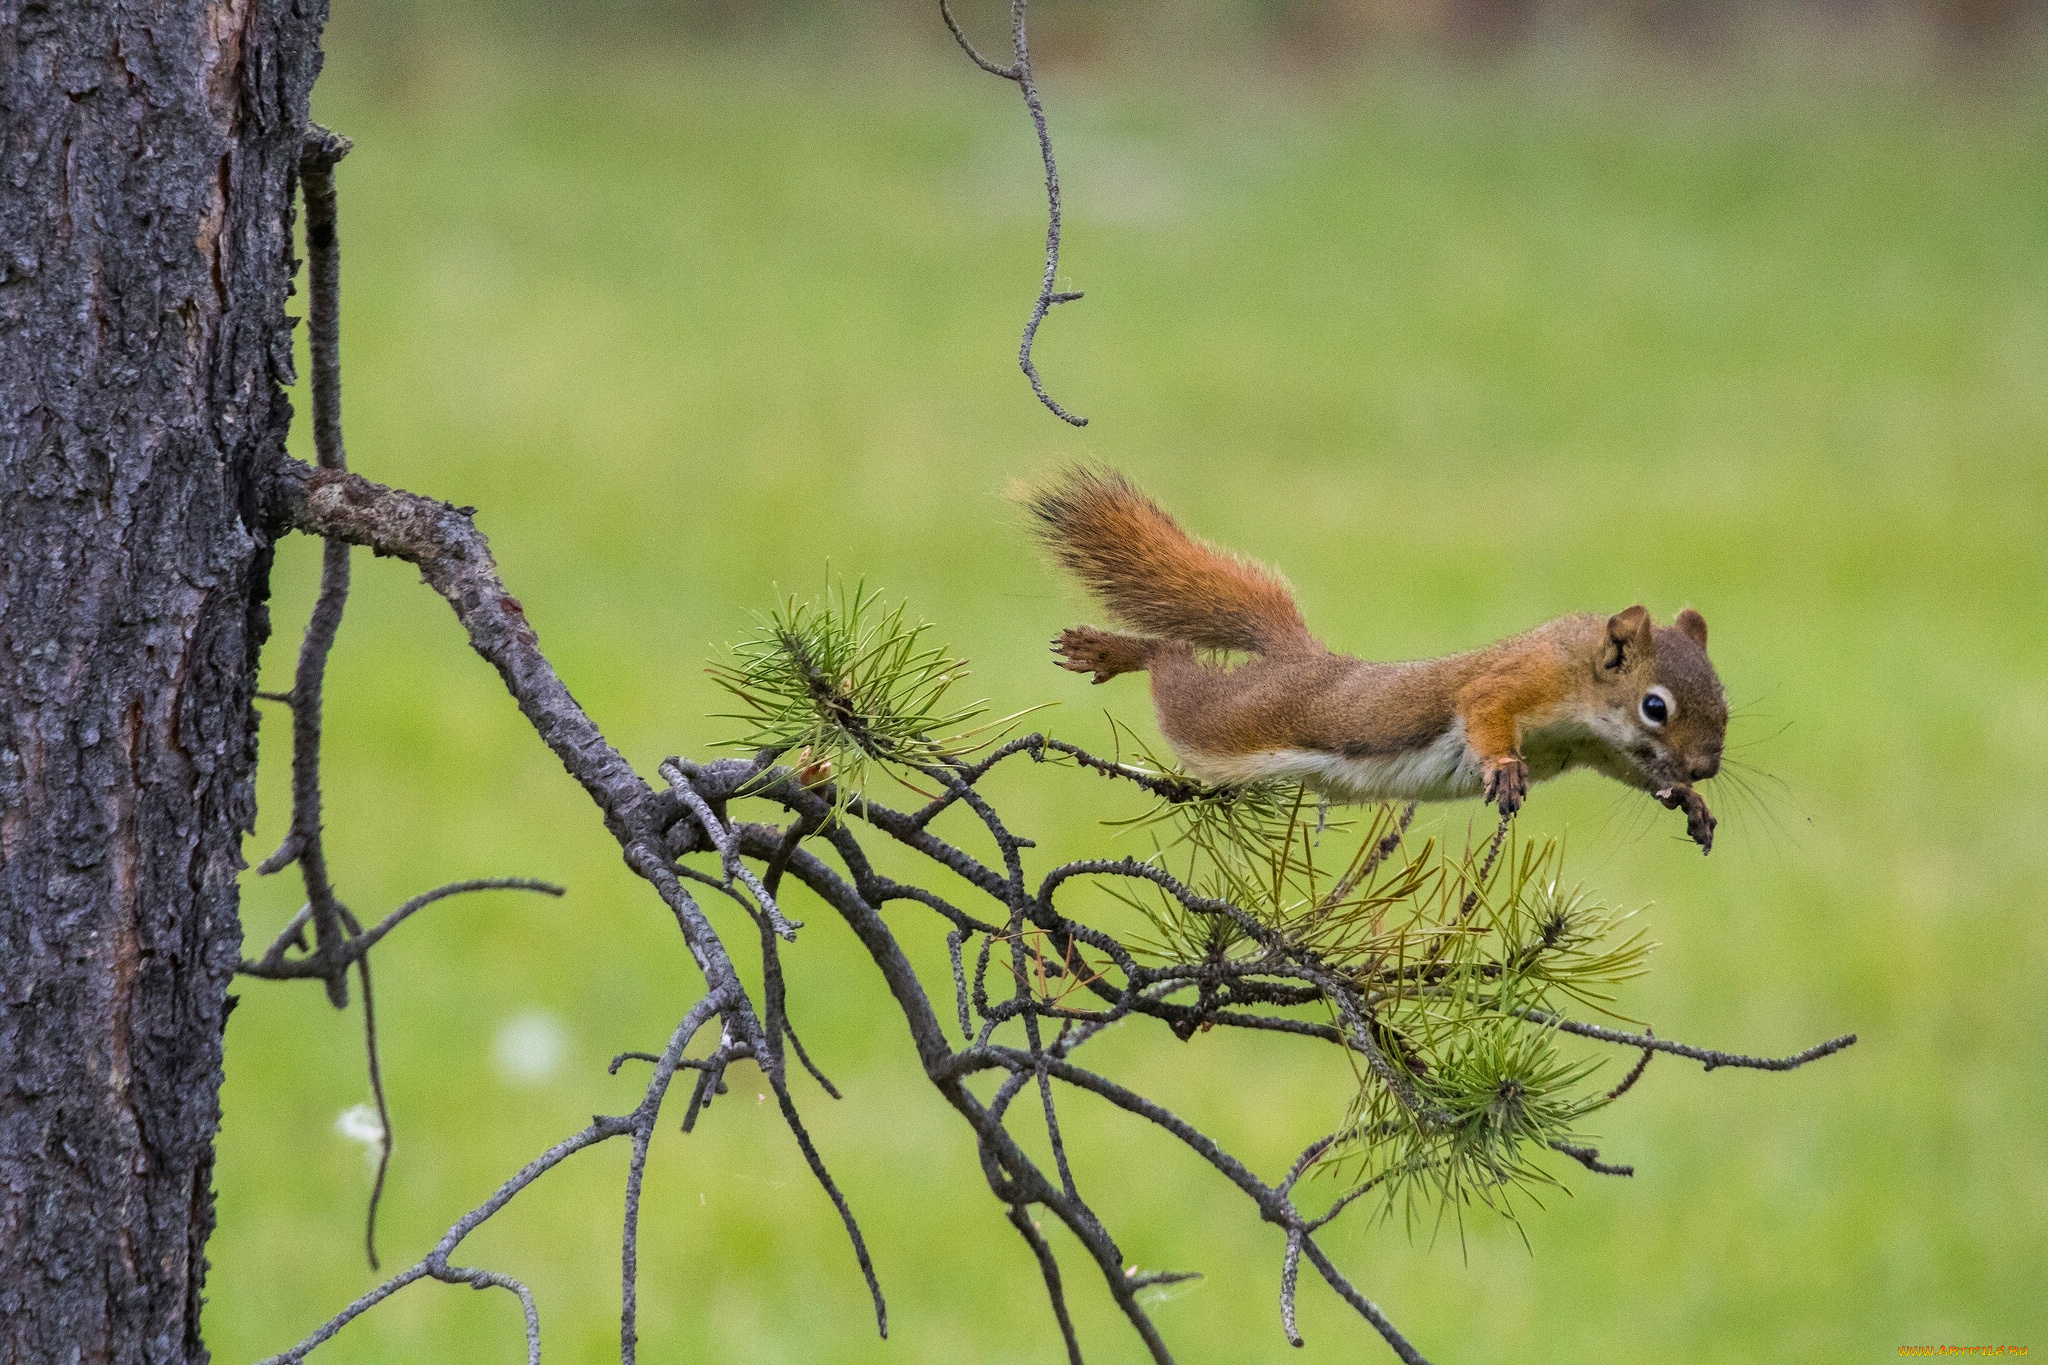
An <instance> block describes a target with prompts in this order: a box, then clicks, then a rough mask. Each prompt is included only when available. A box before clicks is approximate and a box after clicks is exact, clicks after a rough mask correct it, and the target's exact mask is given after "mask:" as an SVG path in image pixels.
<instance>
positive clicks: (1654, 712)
mask: <svg viewBox="0 0 2048 1365" xmlns="http://www.w3.org/2000/svg"><path fill="white" fill-rule="evenodd" d="M1643 719H1644V720H1646V721H1648V722H1649V723H1650V724H1652V725H1662V724H1663V723H1664V722H1665V721H1667V720H1669V719H1671V703H1670V702H1668V701H1666V700H1665V699H1664V695H1663V693H1661V692H1650V693H1647V694H1645V695H1644V697H1643Z"/></svg>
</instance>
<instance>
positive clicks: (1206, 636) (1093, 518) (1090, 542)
mask: <svg viewBox="0 0 2048 1365" xmlns="http://www.w3.org/2000/svg"><path fill="white" fill-rule="evenodd" d="M1022 500H1023V502H1024V504H1025V506H1026V507H1027V508H1029V509H1030V511H1031V514H1032V515H1033V516H1035V517H1037V518H1038V520H1039V521H1040V522H1041V523H1042V525H1041V526H1040V527H1039V534H1040V537H1041V539H1043V541H1044V542H1045V545H1046V547H1047V548H1048V549H1050V550H1051V551H1052V553H1053V554H1054V555H1055V556H1057V557H1058V559H1059V561H1060V563H1061V564H1063V565H1064V566H1065V567H1066V568H1067V569H1068V571H1069V572H1071V573H1073V574H1074V576H1075V577H1077V578H1079V579H1080V580H1081V581H1082V582H1083V583H1085V584H1087V585H1088V587H1089V588H1090V589H1091V590H1092V591H1093V592H1094V593H1095V595H1096V596H1097V597H1099V598H1101V599H1102V604H1103V605H1104V606H1105V607H1107V608H1109V611H1110V614H1111V615H1113V616H1114V617H1116V619H1117V620H1118V621H1120V622H1122V623H1123V624H1124V625H1126V626H1129V627H1130V628H1131V629H1133V630H1136V631H1138V632H1140V633H1142V634H1145V635H1151V636H1157V637H1159V638H1161V639H1167V640H1185V641H1186V642H1187V643H1189V644H1191V645H1194V646H1196V647H1198V648H1201V649H1238V650H1248V651H1259V652H1263V653H1273V652H1276V651H1279V650H1283V649H1287V648H1289V647H1291V646H1307V645H1309V644H1312V643H1313V642H1312V641H1311V640H1310V639H1309V633H1308V627H1307V626H1306V625H1304V624H1303V623H1302V619H1301V612H1300V610H1299V609H1298V608H1297V607H1296V606H1295V605H1294V595H1293V593H1292V592H1290V591H1289V590H1288V587H1287V583H1286V581H1285V580H1284V579H1282V578H1281V577H1280V575H1278V574H1276V573H1274V572H1273V571H1272V570H1271V569H1268V568H1266V567H1265V566H1264V565H1262V564H1259V563H1257V562H1255V561H1253V560H1249V559H1243V558H1240V557H1238V556H1236V555H1233V554H1230V553H1229V552H1227V551H1224V550H1219V549H1217V548H1216V547H1215V546H1213V545H1209V544H1206V543H1204V542H1202V541H1198V540H1196V539H1194V538H1193V537H1191V536H1190V535H1188V533H1187V532H1186V531H1183V530H1181V528H1180V524H1179V523H1178V522H1176V521H1174V519H1173V518H1172V517H1170V516H1168V515H1167V514H1166V513H1165V512H1164V511H1163V510H1162V509H1161V508H1160V506H1159V504H1157V503H1155V502H1153V501H1152V500H1151V499H1150V498H1148V497H1146V496H1145V495H1144V494H1143V493H1140V492H1139V491H1138V490H1137V489H1136V488H1134V487H1132V486H1131V483H1130V481H1129V480H1128V479H1126V478H1124V476H1123V475H1121V474H1119V473H1117V472H1115V471H1114V470H1107V469H1095V468H1089V467H1085V466H1084V467H1079V468H1075V469H1071V470H1069V471H1067V473H1066V474H1065V475H1064V476H1063V477H1062V478H1060V479H1059V480H1058V481H1056V482H1054V483H1052V484H1049V485H1047V486H1046V487H1043V488H1038V489H1031V490H1026V491H1025V492H1024V493H1023V494H1022Z"/></svg>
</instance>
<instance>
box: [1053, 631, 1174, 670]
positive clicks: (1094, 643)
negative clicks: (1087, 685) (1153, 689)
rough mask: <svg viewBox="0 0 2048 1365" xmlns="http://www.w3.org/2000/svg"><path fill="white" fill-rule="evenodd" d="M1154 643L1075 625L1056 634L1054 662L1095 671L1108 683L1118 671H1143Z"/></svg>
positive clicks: (1062, 666) (1064, 666) (1072, 667)
mask: <svg viewBox="0 0 2048 1365" xmlns="http://www.w3.org/2000/svg"><path fill="white" fill-rule="evenodd" d="M1151 646H1152V642H1151V641H1150V640H1141V639H1139V638H1137V637H1136V636H1132V635H1118V634H1117V633H1116V632H1114V631H1108V630H1097V629H1095V628H1094V627H1093V626H1075V627H1074V628H1073V629H1072V630H1063V631H1061V632H1060V633H1059V634H1058V635H1055V636H1054V637H1053V641H1052V652H1053V655H1054V659H1053V662H1055V663H1057V664H1058V665H1059V666H1060V667H1061V668H1064V669H1066V670H1067V671H1068V672H1070V673H1093V674H1094V675H1095V681H1096V682H1099V683H1104V682H1108V681H1109V680H1110V679H1111V678H1114V677H1115V676H1116V675H1117V674H1119V673H1142V672H1143V671H1144V669H1145V662H1146V659H1147V658H1148V657H1149V656H1150V654H1151Z"/></svg>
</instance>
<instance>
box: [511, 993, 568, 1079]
mask: <svg viewBox="0 0 2048 1365" xmlns="http://www.w3.org/2000/svg"><path fill="white" fill-rule="evenodd" d="M568 1052H569V1031H568V1030H567V1029H566V1028H564V1027H563V1026H562V1021H561V1020H560V1019H557V1018H556V1017H555V1016H554V1015H552V1014H550V1013H548V1012H547V1011H546V1010H524V1011H522V1012H520V1013H518V1014H515V1015H513V1016H512V1017H511V1018H510V1019H507V1020H506V1021H505V1022H504V1023H503V1024H501V1025H499V1027H498V1039H497V1061H498V1074H499V1075H500V1076H503V1077H504V1078H505V1079H506V1080H508V1081H512V1082H514V1083H515V1084H518V1085H538V1084H540V1083H541V1082H542V1081H545V1080H547V1079H548V1077H550V1076H552V1075H554V1074H555V1072H556V1071H557V1070H559V1069H560V1067H561V1065H562V1061H563V1059H564V1058H565V1057H566V1056H567V1055H568Z"/></svg>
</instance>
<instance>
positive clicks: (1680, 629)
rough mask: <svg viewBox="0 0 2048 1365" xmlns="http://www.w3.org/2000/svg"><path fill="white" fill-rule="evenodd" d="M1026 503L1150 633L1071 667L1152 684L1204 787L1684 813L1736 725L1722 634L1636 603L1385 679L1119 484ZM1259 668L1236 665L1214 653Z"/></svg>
mask: <svg viewBox="0 0 2048 1365" xmlns="http://www.w3.org/2000/svg"><path fill="white" fill-rule="evenodd" d="M1016 496H1017V497H1018V498H1019V500H1020V501H1021V502H1022V503H1023V504H1024V506H1025V507H1026V509H1027V510H1028V511H1029V512H1030V513H1031V515H1032V516H1033V517H1035V518H1036V520H1037V522H1038V525H1037V528H1036V529H1037V530H1038V532H1039V535H1040V538H1041V539H1042V540H1043V542H1044V544H1045V546H1046V548H1047V549H1048V550H1049V551H1050V552H1051V554H1052V556H1053V557H1054V558H1055V559H1056V560H1057V561H1058V562H1059V563H1060V564H1061V565H1062V566H1064V567H1065V568H1066V569H1067V570H1069V571H1070V572H1072V573H1073V574H1074V575H1075V576H1076V577H1077V578H1079V579H1080V580H1081V582H1082V583H1083V584H1084V585H1085V586H1086V587H1087V588H1088V589H1089V590H1090V591H1091V592H1092V593H1093V594H1094V596H1095V597H1096V598H1097V599H1098V600H1099V601H1100V602H1101V604H1102V605H1103V607H1104V608H1106V609H1107V611H1108V612H1109V614H1110V616H1111V617H1112V618H1113V619H1114V620H1115V621H1116V622H1117V623H1118V624H1120V625H1123V626H1125V627H1128V628H1129V629H1130V630H1131V631H1133V632H1136V633H1134V634H1119V633H1116V632H1112V631H1106V630H1097V629H1095V628H1094V627H1091V626H1076V627H1074V628H1073V629H1071V630H1066V631H1062V632H1061V633H1060V634H1059V635H1058V636H1056V637H1055V638H1054V640H1053V642H1052V648H1053V653H1054V654H1055V655H1056V656H1057V657H1056V662H1057V663H1058V664H1059V665H1060V667H1062V668H1066V669H1069V670H1071V671H1073V672H1076V673H1091V674H1093V675H1094V680H1095V681H1096V682H1097V683H1103V682H1107V681H1108V680H1109V679H1111V678H1114V677H1116V676H1117V675H1118V674H1121V673H1139V672H1143V673H1149V674H1150V675H1151V681H1152V699H1153V704H1154V706H1155V707H1156V708H1157V711H1158V716H1159V728H1160V730H1161V731H1162V732H1163V733H1164V734H1165V736H1166V739H1167V741H1168V742H1169V743H1170V744H1172V746H1173V748H1174V751H1175V752H1176V753H1177V754H1178V755H1179V756H1180V759H1181V761H1182V763H1183V764H1185V765H1186V767H1187V769H1188V770H1189V771H1190V772H1191V773H1192V774H1193V775H1194V776H1196V777H1197V778H1199V779H1201V780H1202V781H1204V782H1208V783H1212V784H1215V785H1219V786H1236V785H1240V784H1243V783H1246V782H1251V781H1256V780H1258V779H1261V778H1286V779H1290V780H1293V781H1296V782H1299V783H1301V784H1302V785H1304V786H1306V787H1308V788H1310V789H1312V790H1314V791H1317V792H1319V793H1320V794H1322V795H1323V796H1325V797H1328V798H1331V799H1334V800H1338V801H1348V802H1370V801H1401V800H1405V801H1447V800H1458V799H1462V798H1466V797H1472V796H1483V797H1484V798H1485V800H1487V801H1489V802H1492V803H1493V804H1495V805H1496V806H1497V807H1498V808H1499V810H1500V813H1501V816H1502V818H1503V819H1506V818H1507V817H1509V816H1512V815H1513V814H1514V813H1515V812H1516V811H1517V810H1519V809H1520V808H1521V805H1522V803H1523V801H1524V800H1525V799H1526V798H1527V796H1528V792H1529V786H1530V784H1531V783H1533V782H1541V781H1544V780H1545V779H1547V778H1552V777H1555V776H1557V775H1558V774H1559V773H1562V772H1566V771H1568V770H1570V769H1572V768H1591V769H1592V770H1594V771H1595V772H1599V773H1604V774H1606V775H1607V776H1608V777H1611V778H1614V779H1615V780H1617V781H1619V782H1623V783H1626V784H1627V785H1629V786H1631V787H1635V788H1638V789H1640V790H1642V791H1645V792H1648V793H1650V794H1651V795H1653V796H1654V797H1655V798H1656V799H1657V800H1658V801H1660V802H1661V803H1662V804H1663V805H1664V806H1665V807H1666V808H1668V809H1671V810H1683V811H1684V812H1685V817H1686V833H1687V834H1688V835H1689V836H1690V837H1691V838H1692V840H1693V841H1694V842H1695V843H1697V844H1698V845H1699V846H1700V851H1701V852H1703V853H1704V852H1710V851H1711V850H1712V848H1713V843H1714V826H1715V823H1716V822H1715V820H1714V817H1713V814H1712V813H1711V812H1710V811H1709V810H1708V809H1707V803H1706V801H1705V800H1704V799H1703V798H1702V797H1701V796H1700V795H1699V793H1698V792H1697V791H1695V790H1694V788H1693V785H1692V784H1693V783H1695V782H1703V781H1705V780H1706V779H1708V778H1710V777H1712V776H1714V774H1715V773H1716V772H1718V771H1719V770H1720V766H1721V750H1722V744H1723V740H1724V737H1725V735H1726V733H1727V728H1728V703H1727V700H1726V698H1725V697H1724V696H1723V694H1722V691H1721V680H1720V678H1719V676H1718V675H1717V674H1716V673H1715V672H1714V666H1713V664H1712V663H1710V662H1709V661H1708V659H1707V623H1706V620H1705V618H1704V617H1702V616H1701V615H1700V614H1699V613H1698V612H1696V611H1694V610H1692V609H1691V608H1687V609H1686V610H1684V611H1681V612H1679V613H1678V616H1677V619H1676V620H1674V621H1673V622H1672V624H1671V625H1669V626H1659V625H1654V624H1652V622H1651V620H1650V613H1649V612H1648V611H1647V610H1646V609H1645V608H1643V607H1642V606H1640V605H1638V606H1632V607H1629V608H1628V609H1627V610H1625V611H1620V612H1616V613H1615V614H1614V615H1612V616H1608V617H1601V616H1598V615H1595V614H1593V613H1590V612H1587V613H1579V614H1576V615H1572V616H1563V617H1559V618H1558V619H1557V620H1554V621H1551V622H1548V623H1547V624H1545V625H1541V626H1538V627H1536V628H1535V629H1534V630H1531V631H1527V632H1525V633H1523V634H1521V635H1516V636H1512V637H1510V638H1508V639H1506V640H1502V641H1501V642H1500V643H1498V644H1495V645H1491V646H1489V647H1487V648H1485V649H1480V650H1474V651H1472V652H1470V653H1466V654H1452V655H1448V656H1446V657H1444V658H1439V659H1424V660H1418V661H1415V662H1410V663H1372V662H1369V661H1367V660H1364V659H1358V658H1353V657H1351V656H1349V655H1345V654H1338V653H1334V652H1332V651H1331V650H1330V649H1328V648H1326V647H1325V646H1324V645H1323V644H1322V642H1321V641H1319V640H1317V639H1316V638H1315V637H1314V636H1312V635H1310V634H1309V631H1308V626H1307V625H1306V623H1304V622H1303V620H1302V616H1301V611H1300V609H1299V608H1298V607H1296V606H1295V603H1294V595H1293V592H1292V590H1291V589H1289V587H1288V586H1287V583H1286V581H1285V580H1284V579H1282V578H1281V577H1280V576H1279V574H1277V573H1275V572H1274V571H1273V570H1272V569H1269V568H1267V567H1266V566H1265V565H1263V564H1260V563H1258V562H1256V561H1254V560H1251V559H1247V558H1244V557H1242V556H1239V555H1235V554H1232V553H1230V552H1228V551H1226V550H1222V549H1219V548H1217V547H1216V546H1213V545H1210V544H1208V543H1206V542H1204V541H1200V540H1196V539H1194V538H1193V537H1191V536H1190V535H1188V533H1187V532H1185V531H1183V530H1182V529H1181V528H1180V525H1179V523H1177V522H1175V521H1174V519H1173V518H1172V517H1171V516H1169V515H1167V513H1166V512H1165V511H1164V510H1163V509H1162V508H1161V507H1160V506H1159V505H1158V504H1157V503H1155V502H1153V501H1152V500H1151V499H1150V498H1148V497H1146V496H1145V495H1144V494H1143V493H1141V492H1140V491H1139V490H1138V489H1137V487H1136V486H1134V485H1133V484H1132V483H1131V482H1130V480H1128V479H1126V478H1125V477H1124V476H1123V475H1122V474H1120V473H1118V472H1116V471H1114V470H1109V469H1101V468H1095V467H1088V466H1083V467H1077V468H1073V469H1069V470H1067V471H1066V472H1065V473H1064V474H1062V475H1060V476H1058V477H1057V478H1055V479H1054V480H1053V481H1052V482H1050V483H1048V484H1045V485H1043V486H1040V487H1037V488H1029V487H1026V488H1021V489H1019V490H1017V493H1016ZM1219 653H1222V654H1231V653H1235V654H1246V655H1250V656H1251V657H1250V658H1249V659H1248V660H1247V661H1245V662H1241V663H1238V664H1236V665H1235V666H1228V665H1226V664H1224V663H1222V662H1218V661H1216V659H1215V657H1214V656H1215V655H1217V654H1219Z"/></svg>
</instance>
